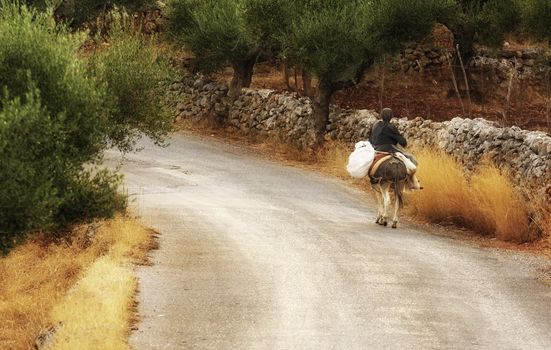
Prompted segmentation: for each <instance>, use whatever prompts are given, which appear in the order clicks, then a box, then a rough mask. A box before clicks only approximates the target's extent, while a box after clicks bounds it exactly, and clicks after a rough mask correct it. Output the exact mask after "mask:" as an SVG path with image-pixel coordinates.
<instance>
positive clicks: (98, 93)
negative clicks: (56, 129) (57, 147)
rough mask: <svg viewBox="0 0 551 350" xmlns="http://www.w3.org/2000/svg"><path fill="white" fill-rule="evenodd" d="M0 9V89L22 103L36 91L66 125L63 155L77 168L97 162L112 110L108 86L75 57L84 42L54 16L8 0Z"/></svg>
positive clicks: (49, 110) (0, 105)
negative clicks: (61, 24)
mask: <svg viewBox="0 0 551 350" xmlns="http://www.w3.org/2000/svg"><path fill="white" fill-rule="evenodd" d="M0 11H1V12H0V89H7V91H8V92H9V95H10V97H11V98H20V99H21V100H22V102H23V103H24V102H25V97H26V95H27V93H28V92H29V91H32V89H33V88H37V89H38V90H39V91H40V99H41V104H42V106H43V107H44V109H45V110H46V111H47V112H48V113H49V114H50V115H51V117H52V118H53V119H54V120H56V121H58V122H60V123H63V125H64V126H63V133H64V135H63V136H64V139H65V142H64V147H63V152H64V154H65V157H66V158H67V159H71V160H72V162H73V163H74V164H81V163H83V162H86V161H91V160H93V159H94V158H95V157H97V155H98V154H99V152H100V151H101V150H102V149H104V148H105V146H106V137H105V135H106V132H107V129H108V120H109V111H108V109H107V108H106V107H105V105H104V102H103V101H104V100H105V98H106V95H107V91H106V89H105V87H104V86H102V85H100V84H98V82H97V81H96V80H94V79H91V78H90V77H89V76H88V74H87V68H86V66H85V65H84V64H82V62H80V61H77V60H76V59H75V53H76V51H77V50H78V48H79V47H80V45H81V44H82V42H83V39H84V38H83V37H82V36H80V35H69V34H68V33H67V31H66V30H65V28H63V27H60V26H56V24H55V22H54V20H53V19H52V16H51V12H44V13H41V12H36V11H34V10H30V9H28V8H26V7H25V6H23V7H21V8H19V7H18V6H17V5H14V4H12V3H10V2H6V1H5V0H2V2H1V10H0ZM1 107H2V103H0V108H1Z"/></svg>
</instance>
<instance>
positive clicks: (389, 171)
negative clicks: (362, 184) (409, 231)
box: [370, 156, 409, 228]
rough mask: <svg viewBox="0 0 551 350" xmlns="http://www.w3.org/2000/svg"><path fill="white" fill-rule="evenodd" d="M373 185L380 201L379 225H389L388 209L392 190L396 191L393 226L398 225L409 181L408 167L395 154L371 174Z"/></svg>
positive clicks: (378, 211)
mask: <svg viewBox="0 0 551 350" xmlns="http://www.w3.org/2000/svg"><path fill="white" fill-rule="evenodd" d="M370 175H371V176H370V178H371V187H372V188H373V189H374V190H375V194H376V195H377V201H378V204H379V205H378V210H377V219H376V220H375V222H376V223H377V224H379V225H383V226H387V225H388V221H387V217H388V214H387V212H388V209H389V207H390V202H391V199H390V192H391V190H392V191H394V196H395V201H394V216H393V217H392V228H396V227H397V226H398V214H399V213H400V209H401V208H402V206H403V203H404V200H403V194H404V190H405V188H406V185H407V182H408V181H409V176H408V169H407V168H406V166H405V164H404V162H403V161H402V160H400V159H398V158H396V157H395V156H392V157H390V158H389V159H387V160H385V161H384V162H382V163H381V164H380V165H379V168H378V169H377V170H376V171H375V173H374V174H370Z"/></svg>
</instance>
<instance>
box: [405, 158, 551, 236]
mask: <svg viewBox="0 0 551 350" xmlns="http://www.w3.org/2000/svg"><path fill="white" fill-rule="evenodd" d="M416 154H417V157H418V159H419V164H420V167H419V172H418V176H419V178H420V179H421V181H422V184H423V186H424V190H422V191H420V192H417V193H415V194H414V195H410V196H408V198H407V200H408V204H407V205H408V207H409V208H408V210H409V212H410V213H412V214H413V215H414V216H416V217H418V218H420V219H422V220H425V221H429V222H435V223H452V224H458V225H460V226H464V227H467V228H470V229H473V230H474V231H476V232H479V233H481V234H486V235H491V236H495V237H496V238H498V239H500V240H503V241H513V242H530V241H534V240H535V239H537V238H539V235H540V234H541V232H539V231H541V230H540V229H539V228H538V227H537V226H536V225H531V223H530V213H531V212H533V211H534V210H535V209H536V208H533V207H531V203H532V202H529V201H525V200H523V199H522V198H521V196H520V195H519V194H518V193H517V191H516V190H515V189H514V186H513V184H512V183H511V181H510V180H509V177H508V176H507V174H504V173H503V172H502V171H500V170H499V169H497V168H496V167H495V166H493V165H491V164H490V163H484V164H482V165H481V166H480V168H479V169H478V170H477V171H476V172H474V173H473V174H472V175H471V176H467V175H466V174H465V172H464V171H463V168H462V167H461V165H460V164H459V163H457V162H456V161H455V160H454V159H453V158H452V157H451V156H448V155H446V154H443V153H440V152H435V151H431V150H426V149H424V150H420V151H418V152H416Z"/></svg>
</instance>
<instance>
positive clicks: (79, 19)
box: [22, 0, 155, 28]
mask: <svg viewBox="0 0 551 350" xmlns="http://www.w3.org/2000/svg"><path fill="white" fill-rule="evenodd" d="M22 2H24V3H26V4H27V5H29V6H33V7H36V8H37V9H39V10H46V9H47V8H48V7H49V6H51V5H54V6H55V14H56V16H57V17H58V18H61V19H63V20H65V21H66V22H67V23H68V24H70V25H71V26H72V27H75V28H76V27H79V26H81V25H82V24H83V23H85V22H87V21H92V20H95V19H96V18H97V17H98V16H100V15H101V14H105V13H107V12H109V11H111V10H112V9H113V8H114V7H119V8H120V7H122V8H125V9H126V10H128V11H130V12H134V11H139V10H146V9H150V8H152V7H155V1H154V0H111V1H105V0H57V1H55V0H54V1H52V0H24V1H22Z"/></svg>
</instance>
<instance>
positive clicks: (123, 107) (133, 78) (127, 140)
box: [91, 12, 172, 151]
mask: <svg viewBox="0 0 551 350" xmlns="http://www.w3.org/2000/svg"><path fill="white" fill-rule="evenodd" d="M113 17H115V18H116V20H115V21H114V27H113V28H112V30H111V32H110V33H109V43H108V45H109V46H108V48H107V49H105V50H99V51H97V52H95V53H94V54H93V56H92V57H91V67H92V72H93V75H94V76H95V77H96V78H97V79H98V80H100V81H103V82H105V83H106V84H107V89H108V91H109V96H108V100H107V102H108V106H109V108H110V114H111V116H112V117H111V118H110V130H109V138H110V140H111V142H112V143H113V144H114V145H115V146H117V147H118V148H119V149H121V150H123V151H130V150H132V149H133V146H134V144H135V141H136V140H137V139H138V137H140V136H141V135H146V136H148V137H150V138H151V139H153V140H154V141H155V142H157V143H160V142H162V140H163V138H164V137H165V136H166V135H167V133H168V132H169V131H170V130H171V126H172V122H171V119H170V113H169V112H168V110H166V109H165V108H164V105H163V98H164V92H165V91H166V86H165V85H166V84H163V83H169V82H170V81H172V74H171V68H170V63H169V60H168V59H166V58H165V57H163V55H162V54H161V52H160V51H159V49H158V48H156V47H155V42H154V40H155V39H154V38H151V37H145V36H143V35H140V34H136V33H132V31H131V30H130V29H128V27H127V23H129V19H128V16H127V15H126V14H125V13H124V12H120V13H113Z"/></svg>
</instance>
